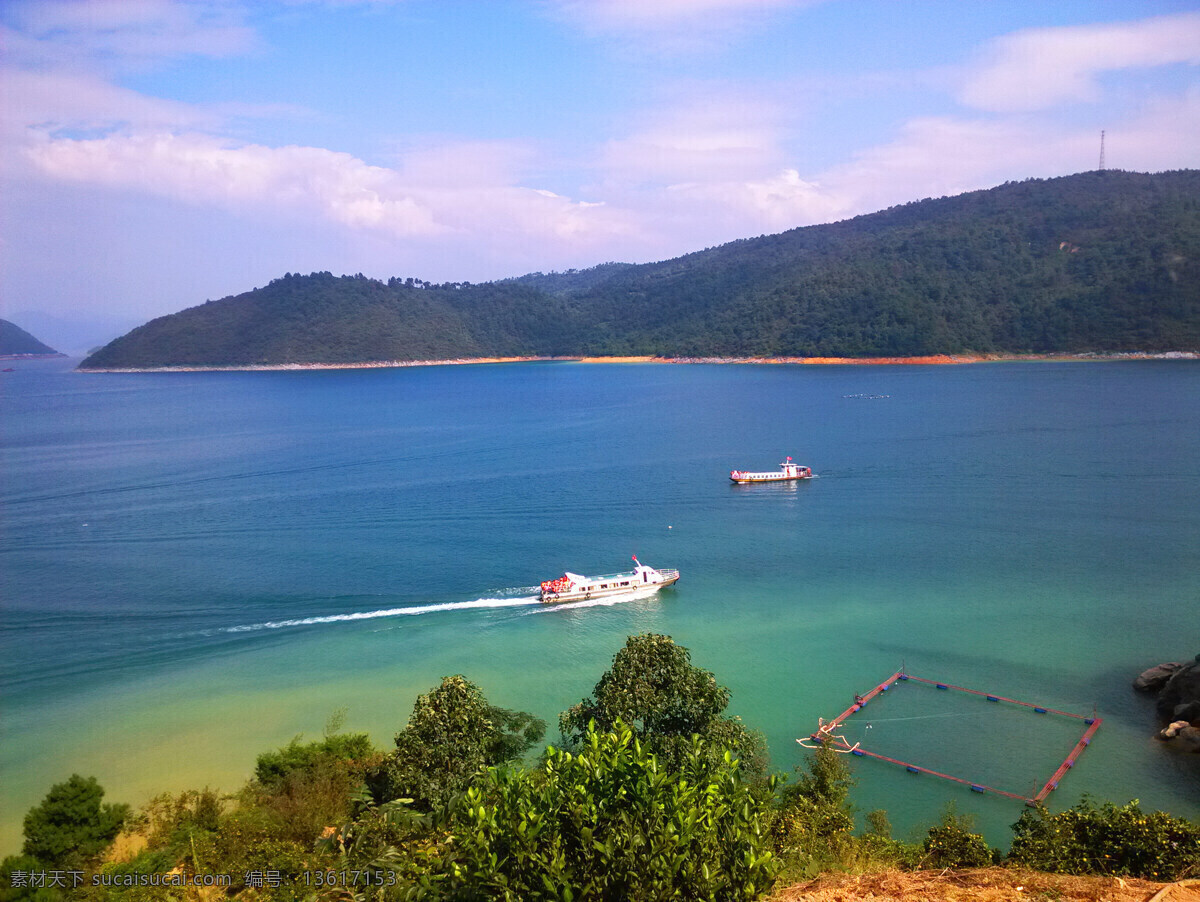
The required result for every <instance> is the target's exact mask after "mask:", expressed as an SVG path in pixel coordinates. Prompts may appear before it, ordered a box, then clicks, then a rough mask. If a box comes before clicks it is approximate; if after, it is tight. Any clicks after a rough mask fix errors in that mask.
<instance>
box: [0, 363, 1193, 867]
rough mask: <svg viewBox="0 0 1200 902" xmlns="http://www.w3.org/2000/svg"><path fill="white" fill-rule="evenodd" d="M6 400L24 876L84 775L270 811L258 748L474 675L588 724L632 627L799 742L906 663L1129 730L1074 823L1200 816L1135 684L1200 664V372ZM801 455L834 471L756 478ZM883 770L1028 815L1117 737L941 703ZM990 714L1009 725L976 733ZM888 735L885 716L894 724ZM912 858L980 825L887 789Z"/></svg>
mask: <svg viewBox="0 0 1200 902" xmlns="http://www.w3.org/2000/svg"><path fill="white" fill-rule="evenodd" d="M70 365H71V364H70V363H69V362H63V361H42V362H21V363H17V364H15V365H14V368H15V370H16V371H15V372H12V373H4V374H0V391H2V392H3V395H2V404H3V412H2V426H3V448H2V453H3V457H2V464H3V469H2V473H3V476H2V479H3V485H2V491H3V494H2V498H3V537H2V538H3V546H2V549H0V574H2V579H3V599H4V602H3V603H4V617H3V624H2V626H0V630H2V634H0V635H2V639H3V661H2V662H0V681H2V698H3V716H2V718H0V731H2V734H0V776H2V780H3V805H2V807H0V811H2V819H0V827H2V832H0V852H3V853H8V852H12V851H15V850H16V848H17V847H18V846H19V844H20V823H21V818H22V816H23V814H24V812H25V810H27V808H28V807H29V806H31V805H33V804H36V803H37V801H39V800H40V799H41V797H42V796H43V795H44V794H45V792H46V790H47V789H48V788H49V786H50V784H52V783H54V782H57V781H60V780H63V779H65V778H66V777H67V776H69V775H70V774H71V773H72V772H78V773H81V774H85V775H88V774H93V775H95V776H97V777H98V778H99V780H100V782H101V783H102V784H103V785H104V786H105V787H106V789H107V790H108V798H109V799H110V800H119V801H127V802H130V803H133V804H135V805H136V804H139V803H141V802H143V801H145V800H146V799H147V798H148V797H149V796H150V795H152V794H155V793H157V792H160V791H164V790H178V789H183V788H188V787H197V788H198V787H202V786H205V785H208V786H214V787H220V788H222V789H226V790H233V789H235V788H237V786H239V785H240V783H241V782H242V781H243V780H244V779H245V778H246V777H247V776H248V775H249V773H250V772H251V770H252V768H253V763H254V759H255V756H256V755H257V753H259V752H261V751H264V750H266V749H269V748H272V747H275V746H278V745H282V744H285V743H286V742H287V741H288V740H289V739H291V738H292V737H293V736H295V735H296V734H304V735H305V736H307V737H309V738H316V737H318V736H319V735H320V733H321V731H322V729H323V727H324V725H325V723H326V721H327V720H328V719H329V717H330V715H331V714H332V713H333V712H335V711H337V710H338V709H342V708H344V709H346V714H347V717H346V726H347V728H349V729H362V730H367V731H369V732H370V733H371V734H372V736H373V737H374V739H375V741H376V742H377V743H378V744H380V745H382V746H387V747H390V745H391V736H392V734H393V733H394V732H395V731H396V730H397V729H399V728H400V727H401V726H403V724H404V722H405V720H406V719H407V716H408V714H409V712H410V711H411V707H412V703H413V700H414V698H415V696H416V695H417V694H418V693H420V692H424V691H426V690H428V689H429V688H430V687H432V686H434V685H435V684H436V683H437V682H438V681H439V680H440V678H441V677H442V676H443V675H447V674H452V673H463V674H465V675H466V676H467V677H468V678H470V679H471V680H473V681H475V682H476V683H478V684H479V685H480V686H482V687H483V689H484V691H485V693H486V694H487V696H488V698H489V699H490V700H491V701H492V702H493V703H494V704H499V705H502V706H504V707H511V708H520V709H524V710H529V711H533V712H534V713H536V714H537V715H538V716H540V717H542V718H544V719H545V720H546V721H547V722H548V723H549V724H550V725H551V729H550V732H549V737H551V738H553V737H555V736H557V730H556V728H555V727H554V724H555V723H556V719H557V716H558V713H559V712H560V711H562V710H563V709H565V708H566V707H568V706H569V705H570V704H572V703H574V702H576V701H578V700H579V699H580V698H581V697H583V696H584V695H586V694H589V693H590V691H591V688H592V686H593V685H594V684H595V682H596V680H597V679H598V678H599V676H600V675H601V673H602V672H603V671H604V670H605V669H606V667H607V666H608V665H609V663H610V662H611V659H612V655H613V654H614V653H615V652H616V651H617V650H618V649H619V648H620V647H621V645H622V644H623V642H624V640H625V638H626V637H627V636H629V635H631V634H634V633H639V632H646V631H653V632H661V633H667V634H669V635H671V636H673V637H674V638H675V639H676V641H677V642H679V643H681V644H683V645H686V646H687V647H689V648H690V649H691V651H692V656H693V661H694V663H696V664H698V665H700V666H702V667H704V668H707V669H709V670H711V671H713V672H714V673H715V674H716V676H717V678H718V680H719V681H720V682H722V683H724V684H725V685H727V686H729V687H730V688H731V689H732V690H733V702H732V705H731V711H732V712H733V713H736V714H738V715H740V716H741V717H742V718H744V720H745V721H746V722H747V723H748V724H749V725H750V726H752V727H755V728H757V729H760V730H762V731H763V732H764V733H765V734H766V736H767V738H768V741H769V745H770V751H771V755H772V761H773V764H774V766H775V767H776V769H778V770H781V771H788V770H791V769H792V768H793V767H794V766H795V765H796V764H797V763H798V762H800V761H801V760H802V755H803V750H802V749H801V748H800V747H799V746H798V745H797V744H796V743H795V741H794V740H795V738H796V737H798V736H804V735H807V734H808V733H809V732H811V731H812V730H813V729H814V728H815V727H816V724H817V719H818V718H819V717H822V716H824V717H829V716H831V715H834V714H837V713H839V712H841V711H842V710H843V709H844V708H845V707H847V705H848V704H849V703H850V702H851V701H852V699H853V696H854V694H855V693H856V692H864V691H866V690H867V689H869V688H870V687H871V686H872V685H874V684H875V683H877V682H878V681H880V680H882V679H884V678H886V677H887V676H888V675H890V674H892V673H894V672H895V671H897V670H898V669H901V668H904V669H906V670H907V671H908V672H911V673H913V674H915V675H918V676H925V677H930V678H933V679H935V680H942V681H945V682H948V683H953V684H956V685H960V686H966V687H970V688H975V689H980V690H984V691H986V692H991V693H995V694H998V695H1003V696H1007V697H1010V698H1015V699H1020V700H1026V701H1031V702H1035V703H1038V704H1040V705H1044V706H1048V707H1051V708H1056V709H1061V710H1064V711H1068V712H1075V713H1083V714H1087V715H1091V714H1092V713H1093V712H1095V713H1098V715H1099V716H1100V717H1102V718H1104V724H1103V726H1102V727H1101V729H1100V731H1099V733H1098V734H1097V736H1096V738H1095V740H1094V741H1093V743H1092V746H1091V747H1090V748H1089V750H1088V751H1087V752H1086V754H1084V755H1083V756H1082V758H1081V760H1080V762H1079V763H1078V765H1077V766H1076V767H1075V768H1074V770H1073V771H1072V772H1070V773H1069V774H1068V775H1067V776H1066V778H1064V780H1063V782H1062V786H1061V787H1060V789H1059V790H1058V791H1057V792H1055V793H1054V794H1053V795H1052V796H1051V800H1050V801H1051V804H1052V807H1055V808H1061V807H1066V806H1069V805H1071V804H1074V803H1075V802H1076V801H1078V799H1079V798H1080V796H1081V795H1082V794H1083V793H1085V792H1087V793H1091V794H1092V795H1094V796H1097V797H1100V798H1105V799H1111V800H1114V801H1117V802H1125V801H1128V800H1129V799H1131V798H1139V799H1140V800H1141V801H1142V804H1143V806H1145V807H1149V808H1162V809H1165V810H1168V811H1172V812H1174V813H1176V814H1179V815H1183V816H1186V817H1190V818H1193V819H1197V818H1200V756H1183V755H1179V754H1173V753H1172V750H1171V749H1169V748H1167V747H1164V746H1163V745H1162V744H1160V743H1158V742H1157V741H1155V740H1154V739H1153V738H1152V734H1153V730H1154V727H1155V722H1154V716H1153V706H1152V703H1151V702H1149V701H1148V700H1146V699H1145V698H1142V697H1139V696H1136V695H1135V694H1134V693H1133V692H1132V690H1131V689H1130V685H1129V684H1130V681H1131V680H1132V679H1133V677H1134V676H1136V675H1137V674H1138V673H1139V672H1140V671H1141V670H1143V669H1145V668H1146V667H1149V666H1151V665H1154V664H1157V663H1160V662H1162V661H1166V660H1188V659H1190V658H1191V657H1192V656H1193V655H1195V654H1196V653H1197V652H1200V629H1198V626H1200V616H1198V612H1200V489H1198V486H1200V365H1197V364H1196V363H1194V362H1189V361H1150V362H1144V361H1139V362H1110V363H1096V362H1089V363H1083V362H1081V363H998V364H980V365H971V366H958V367H954V366H938V367H920V366H894V367H893V366H850V367H845V366H720V365H671V366H668V365H654V364H619V365H618V364H613V365H594V364H581V363H529V364H503V365H478V366H443V367H419V368H406V369H394V370H382V369H379V370H343V371H314V372H265V373H174V374H141V375H100V374H88V375H84V374H79V373H74V372H72V371H71V370H70ZM785 455H792V456H794V457H795V458H796V459H797V460H798V461H799V462H801V463H804V464H807V465H810V466H811V467H812V468H813V470H814V472H815V473H817V474H818V475H819V478H817V479H813V480H811V481H808V482H805V483H802V484H781V485H761V486H734V485H732V484H731V483H730V482H729V480H728V471H729V470H730V469H733V468H740V469H771V468H773V467H774V466H775V465H776V464H777V463H778V462H779V461H780V460H782V459H783V457H784V456H785ZM631 554H637V555H638V556H639V557H640V558H641V560H642V561H643V562H645V563H648V564H651V565H656V566H665V567H677V568H679V569H680V570H681V571H682V579H681V581H680V583H679V585H678V586H677V587H676V588H675V589H672V590H666V591H664V592H662V593H660V594H659V595H657V596H655V597H653V598H650V599H638V600H633V601H624V602H617V603H607V604H585V605H581V606H569V607H566V608H549V609H548V608H545V607H541V606H538V605H537V604H536V603H532V602H531V595H532V593H533V591H534V588H533V587H534V586H535V585H536V584H537V583H538V582H540V581H541V580H542V579H546V578H550V577H553V576H557V575H559V574H560V573H561V572H562V571H563V570H566V569H569V570H573V571H575V572H581V573H593V572H612V571H615V570H620V569H625V567H626V565H627V564H628V563H629V558H630V555H631ZM897 689H898V690H899V691H895V692H890V693H889V694H888V695H885V696H881V697H880V699H878V700H877V701H875V702H873V703H872V705H871V706H870V707H869V708H868V709H867V710H866V711H864V712H862V713H861V714H860V715H858V716H856V718H854V720H853V721H852V723H851V724H850V725H848V728H847V735H848V736H850V737H851V738H852V739H854V740H856V741H857V740H861V741H863V742H864V744H865V746H866V747H870V748H873V749H875V750H878V751H880V752H883V753H885V754H891V755H893V756H896V757H901V758H903V759H904V760H912V761H914V762H915V763H918V764H924V765H926V766H930V767H933V768H935V769H938V770H944V771H947V772H949V773H953V774H956V775H960V776H963V777H965V778H967V779H971V780H974V781H976V782H980V783H986V784H989V785H992V786H995V787H996V788H1000V789H1009V790H1012V791H1015V792H1018V793H1020V794H1025V793H1029V792H1032V791H1034V790H1035V788H1036V787H1038V786H1040V785H1041V784H1042V783H1043V782H1044V781H1045V780H1046V779H1047V778H1048V777H1049V776H1050V774H1051V772H1052V771H1053V770H1054V768H1055V767H1056V766H1057V764H1058V762H1060V761H1061V760H1062V758H1063V757H1064V756H1065V755H1066V753H1067V752H1068V751H1069V750H1070V748H1071V746H1072V745H1073V744H1074V742H1075V740H1076V739H1077V738H1078V736H1079V735H1080V731H1081V725H1080V724H1079V722H1077V721H1071V720H1067V719H1063V718H1055V717H1054V716H1052V715H1050V716H1040V715H1037V714H1034V713H1032V712H1029V711H1028V710H1027V709H1013V708H1010V707H1006V706H999V705H990V706H989V704H988V703H987V702H984V701H982V700H979V699H967V698H965V697H963V696H960V695H956V694H954V693H944V692H943V693H939V692H938V691H937V690H934V689H932V687H925V688H924V689H922V688H921V687H919V686H918V685H917V684H904V685H903V686H902V687H897ZM971 702H974V704H972V703H971ZM867 715H869V717H868V716H867ZM852 760H853V764H854V769H855V773H856V777H857V780H858V786H857V787H856V789H855V801H856V803H857V804H858V806H859V808H860V809H861V810H862V811H867V810H870V809H873V808H879V807H882V808H886V809H887V810H888V812H889V815H890V817H891V820H892V823H893V825H894V826H895V828H896V833H897V835H899V836H908V835H910V833H911V832H912V831H914V830H916V829H918V827H919V825H921V824H928V823H930V822H932V821H933V820H936V818H937V817H938V816H939V814H940V813H941V811H942V809H943V808H944V806H945V805H946V803H947V802H948V801H951V800H953V801H955V802H956V804H957V807H958V810H959V811H960V812H968V813H973V814H974V815H975V816H976V819H977V823H978V825H979V826H980V827H982V828H983V829H984V831H985V833H986V834H987V836H988V838H989V839H990V840H992V841H993V842H996V843H1006V842H1007V840H1008V837H1009V831H1008V825H1009V824H1010V823H1012V822H1013V821H1015V820H1016V818H1017V817H1018V815H1019V814H1020V812H1021V810H1022V807H1021V805H1020V803H1019V802H1014V801H1012V800H1009V799H1005V798H1002V797H997V796H981V795H978V794H976V793H972V792H970V791H969V790H968V789H966V788H965V787H960V786H957V785H954V784H950V783H947V782H944V781H939V780H936V779H934V778H931V777H928V776H925V775H921V776H916V775H913V774H911V773H907V772H906V771H905V770H904V769H903V768H898V767H894V766H892V765H888V764H885V763H883V762H879V761H874V760H868V759H852Z"/></svg>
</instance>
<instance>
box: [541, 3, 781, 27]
mask: <svg viewBox="0 0 1200 902" xmlns="http://www.w3.org/2000/svg"><path fill="white" fill-rule="evenodd" d="M799 5H802V4H800V3H797V2H796V0H561V2H559V3H558V6H559V7H560V9H561V10H562V11H563V12H564V13H567V14H568V15H570V16H572V17H575V18H577V19H579V20H580V21H583V22H585V23H586V24H588V25H590V26H592V27H597V28H604V29H628V28H633V29H641V28H661V27H676V26H678V25H680V24H682V23H688V22H692V23H695V22H705V21H711V20H712V18H713V17H714V16H715V17H725V16H737V15H747V14H752V13H759V12H764V11H767V10H772V9H778V8H781V7H786V6H799Z"/></svg>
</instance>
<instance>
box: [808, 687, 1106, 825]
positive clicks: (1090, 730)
mask: <svg viewBox="0 0 1200 902" xmlns="http://www.w3.org/2000/svg"><path fill="white" fill-rule="evenodd" d="M907 682H915V683H925V684H927V685H930V686H934V687H936V688H937V689H939V690H942V691H946V692H964V693H968V694H970V695H977V696H981V697H983V698H985V699H986V700H987V701H988V702H994V703H996V704H1010V705H1020V706H1021V707H1025V708H1030V709H1032V710H1033V712H1034V713H1036V714H1044V715H1056V716H1059V717H1069V718H1073V719H1075V720H1079V721H1082V722H1083V723H1084V724H1085V725H1086V729H1085V730H1084V731H1083V735H1082V736H1080V737H1079V740H1078V741H1077V742H1076V743H1075V745H1074V747H1073V748H1072V749H1071V751H1070V752H1069V753H1068V754H1067V756H1066V757H1065V758H1064V759H1063V761H1062V763H1061V764H1060V765H1059V766H1058V768H1057V769H1056V770H1055V771H1054V773H1053V774H1052V775H1051V776H1050V779H1048V780H1046V782H1045V783H1043V784H1042V786H1041V789H1039V790H1038V791H1037V792H1036V793H1034V794H1033V795H1032V796H1027V795H1022V794H1021V793H1017V792H1009V791H1008V790H1005V789H997V788H995V787H993V786H989V785H988V784H986V783H981V782H978V781H976V780H968V779H965V778H963V777H957V776H954V775H952V774H947V773H943V772H942V771H938V770H934V769H933V768H929V767H924V766H922V765H919V764H913V763H912V762H909V761H901V760H900V759H898V758H893V757H891V756H889V755H884V754H881V753H879V752H874V751H871V750H870V749H865V748H863V747H862V743H861V742H856V743H854V744H853V745H851V744H850V742H849V740H847V739H846V737H845V736H842V735H840V733H839V732H838V729H839V727H841V726H842V724H844V723H845V722H846V721H847V720H848V719H849V718H851V717H852V716H854V715H855V714H857V713H858V712H859V711H861V710H862V709H863V707H864V706H865V705H866V703H867V702H869V701H870V700H871V699H873V698H876V697H880V696H882V695H883V694H884V693H886V692H888V691H890V690H891V689H893V688H894V687H895V686H898V685H899V684H900V683H907ZM1103 722H1104V719H1103V718H1101V717H1098V716H1096V715H1095V714H1092V715H1091V716H1089V715H1086V714H1072V713H1071V712H1069V711H1059V710H1058V709H1056V708H1050V707H1048V706H1046V705H1038V704H1035V703H1033V702H1023V701H1018V700H1017V699H1013V698H1006V697H1005V696H1002V695H996V694H994V693H990V692H981V691H979V690H978V689H967V688H966V687H964V686H956V685H954V684H953V683H949V682H945V681H942V680H931V679H927V678H925V677H919V676H914V675H913V674H910V673H906V672H905V671H904V670H898V671H896V672H895V673H893V674H892V675H891V676H890V677H888V678H887V679H886V680H883V681H881V682H879V683H876V684H875V685H874V686H873V687H872V688H871V691H870V692H868V693H866V694H865V695H856V696H855V701H854V704H853V705H851V706H850V707H849V708H847V709H846V710H845V711H843V712H842V713H841V714H839V715H838V716H837V717H835V718H833V719H832V720H830V721H825V720H824V719H822V720H821V721H820V722H819V724H818V727H817V729H816V731H815V732H813V733H811V734H810V735H809V736H808V737H807V738H808V739H810V740H812V741H813V742H815V743H816V744H817V745H818V746H824V745H826V744H828V745H829V746H830V747H831V748H833V749H834V750H835V751H838V752H843V753H846V754H851V755H854V756H856V757H869V758H878V759H879V760H881V761H887V762H889V763H891V764H897V765H900V766H901V767H903V768H905V769H906V770H907V771H908V772H909V773H912V774H930V775H931V776H934V777H939V778H940V779H943V780H950V781H952V782H954V783H960V784H962V785H964V786H969V787H970V789H971V791H972V792H980V793H992V794H994V795H999V796H1005V797H1007V798H1010V799H1016V800H1018V801H1021V802H1024V803H1025V804H1026V805H1030V806H1034V807H1036V806H1037V805H1040V804H1041V803H1042V802H1043V801H1045V799H1046V797H1047V796H1049V795H1050V793H1051V792H1053V791H1054V790H1055V789H1057V788H1058V784H1059V782H1060V781H1061V780H1062V778H1063V777H1064V776H1065V775H1066V774H1067V772H1068V771H1070V770H1071V768H1073V767H1074V766H1075V762H1076V761H1078V760H1079V756H1080V755H1082V754H1083V752H1084V750H1085V749H1086V748H1087V747H1088V746H1089V745H1091V742H1092V737H1093V736H1095V735H1096V731H1097V730H1099V729H1100V725H1101V724H1102V723H1103ZM796 741H797V742H799V743H800V744H801V745H802V746H804V747H805V748H814V746H808V745H805V743H804V740H803V739H797V740H796Z"/></svg>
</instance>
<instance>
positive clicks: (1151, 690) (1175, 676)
mask: <svg viewBox="0 0 1200 902" xmlns="http://www.w3.org/2000/svg"><path fill="white" fill-rule="evenodd" d="M1133 688H1134V689H1136V690H1137V691H1138V692H1144V693H1147V694H1154V695H1156V696H1157V701H1156V708H1157V711H1158V716H1159V717H1160V718H1161V719H1162V720H1163V721H1164V722H1165V723H1166V726H1165V727H1164V728H1163V729H1162V730H1160V731H1159V733H1158V738H1159V739H1162V740H1163V741H1166V742H1175V743H1177V744H1178V745H1179V746H1180V747H1181V748H1183V749H1185V750H1186V751H1190V752H1197V753H1200V655H1196V657H1195V659H1194V660H1192V661H1189V662H1188V663H1186V664H1182V663H1179V662H1178V661H1170V662H1168V663H1166V664H1159V665H1157V666H1155V667H1151V668H1150V669H1149V670H1145V671H1143V672H1142V673H1141V674H1139V675H1138V677H1137V679H1135V680H1134V681H1133Z"/></svg>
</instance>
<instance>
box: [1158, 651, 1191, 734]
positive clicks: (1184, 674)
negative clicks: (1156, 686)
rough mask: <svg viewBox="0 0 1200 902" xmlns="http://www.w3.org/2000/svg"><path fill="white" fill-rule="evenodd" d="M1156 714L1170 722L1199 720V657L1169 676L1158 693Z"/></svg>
mask: <svg viewBox="0 0 1200 902" xmlns="http://www.w3.org/2000/svg"><path fill="white" fill-rule="evenodd" d="M1158 713H1159V714H1160V715H1161V716H1162V717H1165V718H1168V719H1170V720H1188V721H1191V720H1200V655H1197V656H1196V660H1194V661H1192V662H1190V663H1188V664H1185V665H1183V666H1182V667H1180V668H1179V669H1178V670H1176V671H1175V672H1174V673H1173V674H1171V678H1170V679H1168V680H1167V682H1166V684H1165V685H1164V686H1163V687H1162V690H1161V691H1160V692H1159V693H1158Z"/></svg>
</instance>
